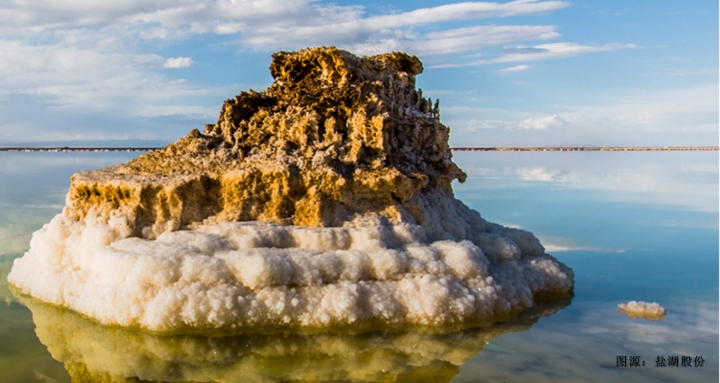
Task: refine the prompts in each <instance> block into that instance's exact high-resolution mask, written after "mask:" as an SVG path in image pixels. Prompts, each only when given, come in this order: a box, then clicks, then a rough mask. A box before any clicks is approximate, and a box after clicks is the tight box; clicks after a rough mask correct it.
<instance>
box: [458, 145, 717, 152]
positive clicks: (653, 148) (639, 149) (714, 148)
mask: <svg viewBox="0 0 720 383" xmlns="http://www.w3.org/2000/svg"><path fill="white" fill-rule="evenodd" d="M452 150H453V151H458V152H491V151H499V152H656V151H717V150H718V147H717V146H567V147H565V146H540V147H530V146H529V147H469V148H452Z"/></svg>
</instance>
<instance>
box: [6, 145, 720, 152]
mask: <svg viewBox="0 0 720 383" xmlns="http://www.w3.org/2000/svg"><path fill="white" fill-rule="evenodd" d="M157 149H162V147H151V148H102V147H77V148H74V147H0V152H150V151H153V150H157ZM451 149H452V150H453V151H457V152H492V151H498V152H655V151H718V147H717V146H575V147H573V146H568V147H565V146H541V147H530V146H528V147H495V146H492V147H465V148H463V147H460V148H451Z"/></svg>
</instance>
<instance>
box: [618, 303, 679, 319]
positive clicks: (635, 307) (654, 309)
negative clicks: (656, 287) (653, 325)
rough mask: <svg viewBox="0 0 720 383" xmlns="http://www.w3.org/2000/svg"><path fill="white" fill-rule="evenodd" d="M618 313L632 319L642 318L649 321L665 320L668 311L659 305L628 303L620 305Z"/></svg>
mask: <svg viewBox="0 0 720 383" xmlns="http://www.w3.org/2000/svg"><path fill="white" fill-rule="evenodd" d="M618 312H621V313H625V314H627V316H629V317H630V318H632V319H636V318H642V319H649V320H653V321H656V320H663V319H665V314H667V311H665V309H664V308H663V307H662V306H660V304H659V303H648V302H643V301H639V302H636V301H630V302H628V303H620V304H619V305H618Z"/></svg>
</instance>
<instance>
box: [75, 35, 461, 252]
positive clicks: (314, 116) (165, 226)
mask: <svg viewBox="0 0 720 383" xmlns="http://www.w3.org/2000/svg"><path fill="white" fill-rule="evenodd" d="M422 70H423V67H422V64H421V62H420V60H419V59H418V58H417V57H415V56H409V55H407V54H404V53H390V54H382V55H377V56H372V57H357V56H354V55H352V54H351V53H348V52H345V51H342V50H339V49H336V48H333V47H330V48H326V47H323V48H312V49H305V50H301V51H298V52H291V53H290V52H279V53H276V54H274V55H273V62H272V64H271V66H270V71H271V73H272V75H273V77H274V79H275V81H274V83H273V84H272V85H271V86H270V87H269V88H268V89H267V90H265V91H263V92H255V91H252V90H251V91H250V92H241V93H240V94H239V95H237V96H236V97H235V98H232V99H229V100H227V101H225V104H224V105H223V107H222V111H221V112H220V118H219V119H218V121H217V123H216V124H210V125H207V126H206V127H205V131H204V132H203V133H200V132H199V131H197V130H193V131H191V132H190V134H188V136H187V137H185V138H182V139H180V140H179V141H177V142H175V143H173V144H171V145H169V146H167V147H165V148H163V149H160V150H157V151H155V152H152V153H149V154H146V155H143V156H141V157H139V158H137V159H136V160H133V161H131V162H129V163H128V164H124V165H117V166H114V167H110V168H106V169H101V170H94V171H86V172H81V173H78V174H76V175H74V176H73V178H72V186H71V188H70V192H69V193H68V197H67V198H68V200H67V207H66V208H65V211H64V214H65V215H66V216H67V217H69V218H72V219H75V220H85V221H86V222H96V223H100V222H109V221H111V220H115V221H117V220H122V221H123V222H122V225H119V226H121V227H124V228H125V230H126V232H127V233H128V234H129V235H131V236H141V237H146V238H155V237H157V236H158V235H160V234H161V233H163V232H166V231H172V230H177V229H179V228H181V227H187V226H189V225H191V224H193V223H196V222H202V221H203V220H207V219H209V220H211V221H216V222H221V221H265V222H272V223H279V224H287V225H302V226H313V227H319V226H342V225H343V223H345V222H348V221H352V220H353V219H355V218H357V217H360V216H374V217H375V218H376V219H381V220H383V219H386V220H389V221H391V222H395V223H397V222H407V223H414V224H421V225H422V224H425V221H426V220H427V219H428V217H425V216H424V215H423V211H424V210H425V209H424V207H425V206H428V205H429V204H431V203H432V202H431V201H434V200H437V199H438V198H440V199H447V198H448V197H449V198H452V189H451V182H452V181H453V180H454V179H459V180H460V181H464V179H465V174H464V173H463V172H462V171H461V170H460V169H459V168H458V167H457V166H456V165H455V164H454V163H453V162H452V161H451V152H450V149H449V147H448V134H449V131H448V128H447V127H446V126H445V125H443V124H442V123H440V120H439V113H438V104H437V102H436V103H435V105H433V104H432V100H429V99H425V98H423V96H422V93H421V91H416V90H415V76H416V75H418V74H419V73H421V72H422ZM114 226H115V227H118V225H117V222H115V224H114Z"/></svg>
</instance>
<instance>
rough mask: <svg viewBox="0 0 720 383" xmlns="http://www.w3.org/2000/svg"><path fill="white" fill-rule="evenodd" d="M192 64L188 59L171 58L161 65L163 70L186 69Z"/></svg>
mask: <svg viewBox="0 0 720 383" xmlns="http://www.w3.org/2000/svg"><path fill="white" fill-rule="evenodd" d="M192 64H193V60H192V59H191V58H190V57H173V58H168V59H167V60H165V63H164V64H163V67H164V68H188V67H189V66H190V65H192Z"/></svg>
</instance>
